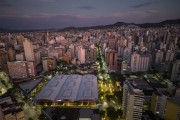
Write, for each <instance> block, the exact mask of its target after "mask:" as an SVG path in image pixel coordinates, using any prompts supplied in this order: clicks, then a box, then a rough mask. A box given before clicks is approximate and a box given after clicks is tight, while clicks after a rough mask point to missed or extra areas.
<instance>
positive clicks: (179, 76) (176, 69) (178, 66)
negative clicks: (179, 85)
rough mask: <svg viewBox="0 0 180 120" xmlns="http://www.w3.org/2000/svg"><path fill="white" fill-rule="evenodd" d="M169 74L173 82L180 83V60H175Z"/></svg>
mask: <svg viewBox="0 0 180 120" xmlns="http://www.w3.org/2000/svg"><path fill="white" fill-rule="evenodd" d="M169 72H170V79H171V81H180V60H175V61H174V62H173V63H172V64H171V65H170V70H169Z"/></svg>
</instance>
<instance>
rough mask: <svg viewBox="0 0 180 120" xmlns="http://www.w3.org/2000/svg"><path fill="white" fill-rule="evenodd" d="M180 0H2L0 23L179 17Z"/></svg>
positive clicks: (59, 24)
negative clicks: (74, 0)
mask: <svg viewBox="0 0 180 120" xmlns="http://www.w3.org/2000/svg"><path fill="white" fill-rule="evenodd" d="M178 5H180V1H178V0H174V1H173V2H172V1H168V0H139V1H132V0H128V1H118V0H113V1H108V0H103V1H102V0H98V1H95V0H91V1H89V0H88V1H83V0H78V1H76V2H73V1H72V0H31V1H28V0H18V1H13V0H2V1H1V2H0V27H3V28H8V29H47V28H65V27H71V26H74V27H87V26H96V25H106V24H113V23H115V22H127V23H154V22H161V21H163V20H167V19H178V18H180V15H179V14H178V11H180V8H179V6H178Z"/></svg>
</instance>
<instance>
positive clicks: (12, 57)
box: [8, 48, 16, 61]
mask: <svg viewBox="0 0 180 120" xmlns="http://www.w3.org/2000/svg"><path fill="white" fill-rule="evenodd" d="M8 58H9V61H14V60H16V53H15V50H14V49H12V48H9V49H8Z"/></svg>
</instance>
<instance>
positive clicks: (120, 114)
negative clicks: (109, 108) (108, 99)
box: [117, 109, 123, 118]
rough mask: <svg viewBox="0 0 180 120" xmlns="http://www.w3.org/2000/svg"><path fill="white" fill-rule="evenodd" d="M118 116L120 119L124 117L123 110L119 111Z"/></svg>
mask: <svg viewBox="0 0 180 120" xmlns="http://www.w3.org/2000/svg"><path fill="white" fill-rule="evenodd" d="M117 114H118V116H119V117H120V118H122V117H123V111H122V110H121V109H117Z"/></svg>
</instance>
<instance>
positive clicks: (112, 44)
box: [109, 39, 116, 50]
mask: <svg viewBox="0 0 180 120" xmlns="http://www.w3.org/2000/svg"><path fill="white" fill-rule="evenodd" d="M109 49H112V50H116V39H109Z"/></svg>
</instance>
